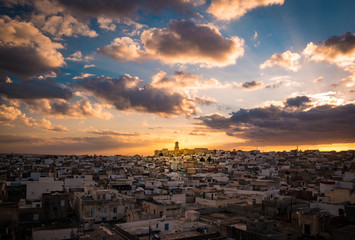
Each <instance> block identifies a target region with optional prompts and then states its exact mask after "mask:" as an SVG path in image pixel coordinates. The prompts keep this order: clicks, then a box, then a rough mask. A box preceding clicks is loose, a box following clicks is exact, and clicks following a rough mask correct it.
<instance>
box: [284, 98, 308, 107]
mask: <svg viewBox="0 0 355 240" xmlns="http://www.w3.org/2000/svg"><path fill="white" fill-rule="evenodd" d="M309 103H311V99H309V98H308V97H307V96H297V97H294V98H287V99H286V102H285V106H286V107H301V106H305V105H308V104H309Z"/></svg>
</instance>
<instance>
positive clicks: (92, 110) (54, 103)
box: [22, 99, 112, 120]
mask: <svg viewBox="0 0 355 240" xmlns="http://www.w3.org/2000/svg"><path fill="white" fill-rule="evenodd" d="M22 102H23V103H25V104H26V105H28V106H29V107H30V108H31V111H32V112H36V113H40V114H44V115H47V116H52V117H56V118H89V117H96V118H101V119H105V120H107V119H110V118H111V117H112V115H111V113H109V112H108V111H107V109H106V107H105V106H103V105H102V104H99V103H91V102H90V101H88V100H85V99H82V100H78V101H75V100H72V101H66V100H62V99H51V100H50V99H41V100H23V101H22Z"/></svg>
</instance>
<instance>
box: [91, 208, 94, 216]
mask: <svg viewBox="0 0 355 240" xmlns="http://www.w3.org/2000/svg"><path fill="white" fill-rule="evenodd" d="M91 216H92V217H95V208H91Z"/></svg>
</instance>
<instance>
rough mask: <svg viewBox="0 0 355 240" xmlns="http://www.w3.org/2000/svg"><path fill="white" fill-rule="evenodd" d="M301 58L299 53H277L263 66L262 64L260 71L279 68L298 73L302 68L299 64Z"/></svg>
mask: <svg viewBox="0 0 355 240" xmlns="http://www.w3.org/2000/svg"><path fill="white" fill-rule="evenodd" d="M300 58H301V55H299V54H298V53H292V52H291V51H286V52H284V53H282V54H278V53H275V54H274V55H272V56H271V57H270V58H269V59H268V60H266V61H265V62H264V63H263V64H260V69H265V68H271V67H275V66H277V67H282V68H285V69H287V70H291V71H294V72H297V71H298V70H299V69H300V68H301V65H300V62H299V61H300Z"/></svg>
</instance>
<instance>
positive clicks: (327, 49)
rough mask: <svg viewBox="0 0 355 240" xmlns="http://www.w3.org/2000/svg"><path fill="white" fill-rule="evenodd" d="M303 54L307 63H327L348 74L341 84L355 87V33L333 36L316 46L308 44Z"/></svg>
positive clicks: (311, 43)
mask: <svg viewBox="0 0 355 240" xmlns="http://www.w3.org/2000/svg"><path fill="white" fill-rule="evenodd" d="M303 54H304V55H305V56H306V58H307V59H308V60H309V61H315V62H329V63H330V64H334V65H337V66H338V67H340V68H343V69H344V70H345V71H348V72H350V73H351V75H350V76H349V77H347V78H345V79H343V80H342V82H343V83H344V84H345V85H346V86H349V87H351V86H354V85H355V33H350V32H348V33H345V34H343V35H341V36H333V37H331V38H328V39H327V40H325V41H324V42H322V43H320V44H318V45H317V44H314V43H313V42H310V43H308V44H307V47H306V48H305V49H304V50H303Z"/></svg>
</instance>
